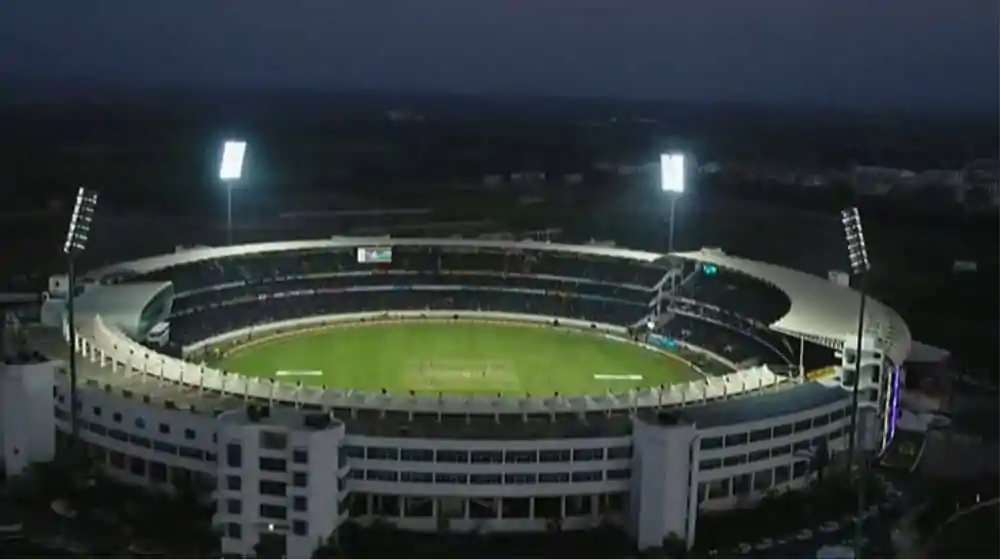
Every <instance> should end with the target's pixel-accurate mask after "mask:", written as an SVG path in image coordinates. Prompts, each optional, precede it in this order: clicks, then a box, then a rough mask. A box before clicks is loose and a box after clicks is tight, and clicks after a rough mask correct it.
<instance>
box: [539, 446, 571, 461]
mask: <svg viewBox="0 0 1000 560" xmlns="http://www.w3.org/2000/svg"><path fill="white" fill-rule="evenodd" d="M572 456H573V454H572V452H571V451H570V450H569V449H543V450H541V451H539V452H538V460H539V461H540V462H542V463H568V462H569V461H570V458H571V457H572Z"/></svg>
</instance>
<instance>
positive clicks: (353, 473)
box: [347, 469, 365, 480]
mask: <svg viewBox="0 0 1000 560" xmlns="http://www.w3.org/2000/svg"><path fill="white" fill-rule="evenodd" d="M347 478H349V479H351V480H364V479H365V470H364V469H351V470H349V471H347Z"/></svg>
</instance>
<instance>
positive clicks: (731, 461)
mask: <svg viewBox="0 0 1000 560" xmlns="http://www.w3.org/2000/svg"><path fill="white" fill-rule="evenodd" d="M849 432H850V428H849V427H847V426H845V427H843V428H838V429H836V430H834V431H832V432H830V433H829V434H826V435H822V436H816V437H814V438H812V439H804V440H802V441H798V442H796V443H795V444H793V445H779V446H777V447H771V448H768V449H758V450H756V451H751V452H750V453H740V454H738V455H729V456H727V457H718V458H715V459H704V460H702V461H701V462H699V463H698V470H700V471H710V470H713V469H719V468H722V467H735V466H737V465H745V464H747V463H754V462H757V461H766V460H768V459H771V458H775V457H782V456H785V455H790V454H792V453H794V452H810V451H814V450H816V449H818V448H819V447H820V446H821V445H823V443H824V442H826V441H833V440H835V439H839V438H840V437H842V436H845V435H847V434H848V433H849Z"/></svg>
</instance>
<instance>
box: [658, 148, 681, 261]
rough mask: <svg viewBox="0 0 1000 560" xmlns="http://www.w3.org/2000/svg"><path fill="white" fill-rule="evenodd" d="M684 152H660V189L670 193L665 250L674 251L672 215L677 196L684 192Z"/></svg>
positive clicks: (675, 207) (673, 215)
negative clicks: (668, 223) (668, 222)
mask: <svg viewBox="0 0 1000 560" xmlns="http://www.w3.org/2000/svg"><path fill="white" fill-rule="evenodd" d="M686 178H687V176H686V174H685V161H684V154H681V153H676V152H674V153H666V154H660V190H661V191H663V192H665V193H668V194H670V226H669V231H668V237H667V252H668V253H673V252H674V217H675V215H676V211H677V197H678V196H680V195H681V194H682V193H683V192H684V183H685V180H686Z"/></svg>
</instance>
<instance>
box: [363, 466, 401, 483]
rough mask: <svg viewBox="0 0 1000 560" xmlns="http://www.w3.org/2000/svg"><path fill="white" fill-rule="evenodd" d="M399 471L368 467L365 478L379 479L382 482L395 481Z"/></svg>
mask: <svg viewBox="0 0 1000 560" xmlns="http://www.w3.org/2000/svg"><path fill="white" fill-rule="evenodd" d="M398 475H399V473H397V472H396V471H386V470H382V469H368V470H367V471H366V472H365V478H366V479H368V480H381V481H382V482H396V479H397V477H398Z"/></svg>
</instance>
